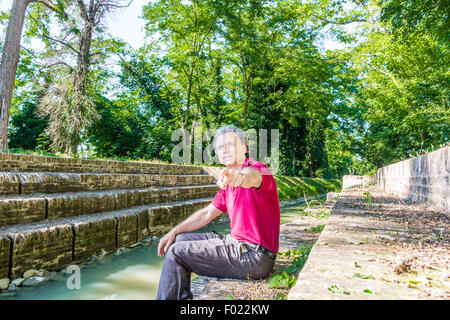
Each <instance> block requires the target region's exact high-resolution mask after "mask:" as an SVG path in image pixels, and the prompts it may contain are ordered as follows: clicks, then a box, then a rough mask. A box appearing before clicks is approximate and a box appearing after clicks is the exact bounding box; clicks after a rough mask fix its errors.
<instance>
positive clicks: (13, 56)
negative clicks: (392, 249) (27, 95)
mask: <svg viewBox="0 0 450 320" xmlns="http://www.w3.org/2000/svg"><path fill="white" fill-rule="evenodd" d="M31 2H32V0H14V2H13V5H12V9H11V16H10V18H9V23H8V29H7V31H6V38H5V45H4V47H3V54H2V62H1V65H0V151H1V150H6V149H8V120H9V112H10V110H11V101H12V96H13V91H14V82H15V80H16V71H17V65H18V63H19V53H20V40H21V38H22V30H23V24H24V20H25V10H26V8H27V7H28V5H29V4H30V3H31Z"/></svg>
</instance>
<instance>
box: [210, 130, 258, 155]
mask: <svg viewBox="0 0 450 320" xmlns="http://www.w3.org/2000/svg"><path fill="white" fill-rule="evenodd" d="M228 132H233V133H234V134H235V135H236V136H237V137H238V138H239V140H240V141H241V143H242V144H244V145H245V146H246V147H247V152H246V153H245V157H246V158H248V157H249V152H248V142H247V137H246V136H245V133H244V131H242V129H240V128H238V127H236V126H234V125H226V126H223V127H221V128H219V129H217V131H216V133H215V134H214V139H213V142H212V145H213V148H214V151H216V152H217V150H216V143H217V139H218V138H219V137H220V136H221V135H223V134H226V133H228Z"/></svg>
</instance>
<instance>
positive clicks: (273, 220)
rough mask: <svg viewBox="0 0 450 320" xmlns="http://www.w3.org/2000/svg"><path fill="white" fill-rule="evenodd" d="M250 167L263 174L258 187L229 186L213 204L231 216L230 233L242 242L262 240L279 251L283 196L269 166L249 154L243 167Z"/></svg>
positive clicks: (218, 195) (261, 241) (216, 197)
mask: <svg viewBox="0 0 450 320" xmlns="http://www.w3.org/2000/svg"><path fill="white" fill-rule="evenodd" d="M245 167H250V168H253V169H255V170H258V171H259V172H260V173H261V175H262V183H261V186H260V188H259V189H256V188H254V187H253V188H248V189H246V188H242V187H231V186H229V185H228V186H227V187H226V189H221V190H220V191H219V192H218V193H217V194H216V196H215V197H214V199H213V201H212V204H213V206H214V207H216V208H217V209H219V210H220V211H222V212H224V213H226V212H228V216H229V217H230V228H231V235H232V236H233V237H235V238H236V239H237V240H239V241H241V242H250V243H256V244H260V245H262V246H264V247H266V248H268V249H270V250H272V251H273V252H274V253H278V246H279V235H280V200H279V199H278V190H277V184H276V182H275V179H274V178H273V176H272V173H271V171H270V169H269V168H268V167H267V166H266V165H265V164H264V163H262V162H260V161H254V160H253V159H252V158H247V159H246V160H245V162H244V164H243V165H242V168H245Z"/></svg>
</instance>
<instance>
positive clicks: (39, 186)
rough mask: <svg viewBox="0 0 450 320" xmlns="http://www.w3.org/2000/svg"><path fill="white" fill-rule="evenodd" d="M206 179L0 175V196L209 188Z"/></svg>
mask: <svg viewBox="0 0 450 320" xmlns="http://www.w3.org/2000/svg"><path fill="white" fill-rule="evenodd" d="M213 182H214V177H213V176H209V175H159V174H131V173H66V172H0V195H23V194H34V193H63V192H80V191H101V190H112V189H125V188H147V187H162V186H189V185H206V184H212V183H213Z"/></svg>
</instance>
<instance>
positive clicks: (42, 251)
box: [10, 224, 73, 279]
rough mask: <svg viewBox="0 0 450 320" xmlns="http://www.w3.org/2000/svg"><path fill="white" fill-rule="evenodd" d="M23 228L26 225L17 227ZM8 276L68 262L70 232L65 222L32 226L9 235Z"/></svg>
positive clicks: (20, 274)
mask: <svg viewBox="0 0 450 320" xmlns="http://www.w3.org/2000/svg"><path fill="white" fill-rule="evenodd" d="M21 227H22V228H26V227H27V226H21ZM10 237H11V239H12V240H13V247H12V266H11V277H12V279H16V278H19V277H21V276H22V275H23V273H24V272H25V271H27V270H29V269H45V270H49V271H52V270H59V269H61V268H63V267H64V266H65V265H67V264H69V263H70V262H71V261H72V242H73V232H72V228H71V226H70V225H68V224H58V225H52V226H45V225H44V224H42V225H34V226H33V228H30V229H28V230H19V231H18V232H13V233H11V234H10Z"/></svg>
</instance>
